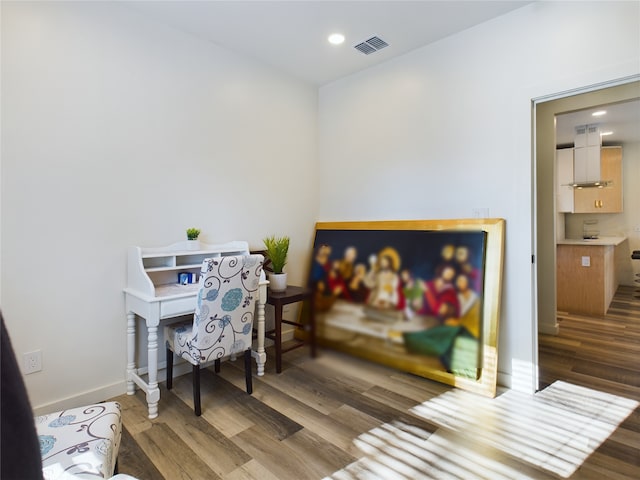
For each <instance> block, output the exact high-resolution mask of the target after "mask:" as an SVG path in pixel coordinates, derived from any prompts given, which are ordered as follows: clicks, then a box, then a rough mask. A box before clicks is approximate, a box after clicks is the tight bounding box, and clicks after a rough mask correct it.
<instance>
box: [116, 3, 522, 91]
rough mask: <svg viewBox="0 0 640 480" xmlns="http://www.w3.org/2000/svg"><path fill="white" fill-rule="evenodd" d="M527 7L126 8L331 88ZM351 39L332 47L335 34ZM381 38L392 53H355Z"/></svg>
mask: <svg viewBox="0 0 640 480" xmlns="http://www.w3.org/2000/svg"><path fill="white" fill-rule="evenodd" d="M528 3H532V2H531V1H526V0H516V1H507V0H498V1H485V0H473V1H462V0H448V1H435V0H413V1H400V0H398V1H363V0H360V1H328V0H324V1H311V0H306V1H305V0H301V1H268V0H262V1H245V0H236V1H216V0H208V1H206V0H205V1H202V0H201V1H125V2H119V4H120V5H124V6H127V7H129V8H133V9H136V10H137V11H139V12H140V13H142V14H143V15H145V16H146V17H148V18H154V19H156V20H157V21H158V22H161V23H163V24H165V25H169V26H172V27H174V28H177V29H180V30H182V31H185V32H189V33H191V34H193V35H196V36H198V37H200V38H202V39H205V40H208V41H211V42H212V43H215V44H217V45H220V46H222V47H225V48H227V49H229V50H232V51H235V52H237V53H240V54H243V55H247V56H249V57H251V58H254V59H256V60H259V61H261V62H264V63H266V64H269V65H272V66H273V67H275V68H277V69H280V70H282V71H285V72H287V73H289V74H291V75H294V76H296V77H298V78H300V79H303V80H305V81H307V82H309V83H312V84H314V85H318V86H320V85H324V84H326V83H329V82H331V81H333V80H336V79H338V78H340V77H343V76H345V75H349V74H351V73H354V72H357V71H359V70H362V69H364V68H368V67H371V66H373V65H376V64H378V63H380V62H384V61H386V60H389V59H390V58H393V57H397V56H399V55H402V54H404V53H406V52H408V51H410V50H413V49H416V48H418V47H422V46H424V45H427V44H429V43H433V42H437V41H438V40H440V39H442V38H445V37H447V36H450V35H453V34H455V33H457V32H460V31H462V30H465V29H468V28H470V27H473V26H474V25H478V24H480V23H483V22H486V21H487V20H490V19H492V18H495V17H498V16H500V15H503V14H505V13H507V12H510V11H512V10H515V9H517V8H520V7H522V6H524V5H526V4H528ZM334 32H340V33H342V34H343V35H345V37H346V41H345V42H344V44H342V45H340V46H337V47H336V46H333V45H330V44H329V43H328V41H327V37H328V36H329V34H331V33H334ZM373 35H377V36H379V37H380V38H382V39H383V40H385V41H386V42H387V43H388V44H389V46H388V47H386V48H384V49H382V50H380V51H377V52H375V53H372V54H371V55H364V54H363V53H360V52H359V51H357V50H355V49H354V48H353V47H354V46H355V45H357V44H358V43H360V42H362V41H364V40H367V39H369V38H370V37H371V36H373Z"/></svg>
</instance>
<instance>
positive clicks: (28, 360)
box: [22, 350, 42, 375]
mask: <svg viewBox="0 0 640 480" xmlns="http://www.w3.org/2000/svg"><path fill="white" fill-rule="evenodd" d="M22 360H23V362H24V373H25V375H28V374H30V373H35V372H39V371H40V370H42V350H35V351H33V352H27V353H24V354H23V355H22Z"/></svg>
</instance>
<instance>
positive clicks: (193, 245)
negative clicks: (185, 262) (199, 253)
mask: <svg viewBox="0 0 640 480" xmlns="http://www.w3.org/2000/svg"><path fill="white" fill-rule="evenodd" d="M198 236H200V229H199V228H187V248H188V249H189V250H200V241H199V240H198Z"/></svg>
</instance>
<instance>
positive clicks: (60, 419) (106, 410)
mask: <svg viewBox="0 0 640 480" xmlns="http://www.w3.org/2000/svg"><path fill="white" fill-rule="evenodd" d="M35 423H36V430H37V434H38V439H39V440H40V455H41V456H42V473H43V475H44V479H45V480H54V479H55V480H62V479H67V478H69V479H70V478H109V477H111V475H113V472H114V470H115V467H116V460H117V456H118V448H119V446H120V439H121V435H122V415H121V413H120V405H119V404H118V403H117V402H104V403H96V404H94V405H87V406H85V407H79V408H71V409H68V410H62V411H60V412H55V413H50V414H48V415H42V416H39V417H36V418H35Z"/></svg>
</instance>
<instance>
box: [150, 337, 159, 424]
mask: <svg viewBox="0 0 640 480" xmlns="http://www.w3.org/2000/svg"><path fill="white" fill-rule="evenodd" d="M147 328H148V330H149V337H148V342H147V346H148V350H147V354H148V357H149V389H148V391H147V405H148V406H149V418H156V417H157V416H158V402H159V401H160V389H159V388H158V325H153V326H149V325H147Z"/></svg>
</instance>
